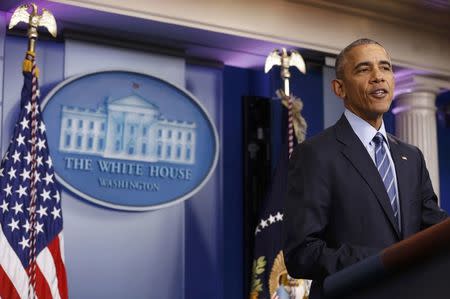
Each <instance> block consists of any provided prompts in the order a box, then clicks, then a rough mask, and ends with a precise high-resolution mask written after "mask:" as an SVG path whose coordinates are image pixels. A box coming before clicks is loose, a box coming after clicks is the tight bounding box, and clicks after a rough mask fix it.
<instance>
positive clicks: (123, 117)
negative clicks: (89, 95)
mask: <svg viewBox="0 0 450 299" xmlns="http://www.w3.org/2000/svg"><path fill="white" fill-rule="evenodd" d="M195 140H196V123H195V122H187V121H179V120H169V119H166V118H164V117H163V116H162V115H161V113H160V111H159V107H157V106H156V105H154V104H152V103H150V102H149V101H147V100H146V99H144V98H142V97H141V96H139V95H137V94H131V95H129V96H127V97H123V98H119V99H111V98H107V99H106V100H105V103H104V104H102V105H100V106H99V108H97V109H86V108H81V107H73V106H65V105H63V106H62V107H61V126H60V139H59V150H60V151H62V152H67V153H76V154H88V155H99V156H102V157H105V158H114V159H125V160H138V161H146V162H171V163H176V164H194V163H195Z"/></svg>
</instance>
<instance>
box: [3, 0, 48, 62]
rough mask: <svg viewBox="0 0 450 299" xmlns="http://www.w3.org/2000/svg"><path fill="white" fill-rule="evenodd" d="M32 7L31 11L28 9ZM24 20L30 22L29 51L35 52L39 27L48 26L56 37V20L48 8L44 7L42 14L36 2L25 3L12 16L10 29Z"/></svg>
mask: <svg viewBox="0 0 450 299" xmlns="http://www.w3.org/2000/svg"><path fill="white" fill-rule="evenodd" d="M30 8H31V13H29V12H28V10H29V9H30ZM20 22H24V23H26V24H28V34H27V35H28V38H29V40H30V42H29V45H28V51H30V52H33V53H34V47H35V42H36V39H37V38H38V27H45V28H47V30H48V32H49V33H50V34H51V35H52V36H53V37H56V32H57V29H56V20H55V17H54V16H53V14H52V13H51V12H50V11H48V10H46V9H45V8H43V9H42V14H41V15H39V14H38V8H37V6H36V4H34V3H31V4H24V5H21V6H19V7H17V8H16V10H15V11H14V13H13V15H12V16H11V20H10V22H9V29H12V28H14V26H16V25H17V24H18V23H20Z"/></svg>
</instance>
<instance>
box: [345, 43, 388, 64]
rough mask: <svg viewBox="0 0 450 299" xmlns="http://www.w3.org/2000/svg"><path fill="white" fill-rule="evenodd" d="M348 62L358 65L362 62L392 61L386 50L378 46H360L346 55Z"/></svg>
mask: <svg viewBox="0 0 450 299" xmlns="http://www.w3.org/2000/svg"><path fill="white" fill-rule="evenodd" d="M345 56H346V57H345V58H346V60H347V62H352V63H355V64H358V63H360V62H362V61H368V62H374V61H375V62H380V61H389V62H390V61H391V59H390V57H389V54H388V53H387V51H386V49H385V48H383V47H382V46H380V45H377V44H366V45H358V46H355V47H354V48H352V49H350V51H348V53H347V54H346V55H345Z"/></svg>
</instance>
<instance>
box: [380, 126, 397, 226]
mask: <svg viewBox="0 0 450 299" xmlns="http://www.w3.org/2000/svg"><path fill="white" fill-rule="evenodd" d="M373 142H374V143H375V163H376V165H377V168H378V172H379V173H380V176H381V179H382V180H383V183H384V186H385V187H386V191H387V194H388V196H389V200H390V202H391V206H392V210H393V211H394V216H395V220H396V221H397V226H398V228H399V229H401V226H400V209H399V201H398V194H397V188H396V186H395V180H394V169H393V167H392V165H391V161H390V159H389V158H388V156H387V153H386V148H385V147H384V146H383V142H384V137H383V135H381V133H377V134H376V135H375V137H373Z"/></svg>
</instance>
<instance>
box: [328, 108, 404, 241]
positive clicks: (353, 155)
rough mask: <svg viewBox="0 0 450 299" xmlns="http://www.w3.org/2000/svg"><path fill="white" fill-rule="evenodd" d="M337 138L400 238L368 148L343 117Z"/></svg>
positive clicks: (337, 126)
mask: <svg viewBox="0 0 450 299" xmlns="http://www.w3.org/2000/svg"><path fill="white" fill-rule="evenodd" d="M336 137H337V139H338V140H339V141H340V142H341V143H343V144H345V146H344V147H343V148H342V153H343V155H344V156H345V157H346V158H347V159H348V160H349V161H350V163H352V165H353V167H355V169H356V170H357V171H358V173H359V174H360V175H361V177H362V178H363V179H364V180H365V181H366V183H367V184H368V186H369V187H370V189H371V190H372V192H373V193H374V194H375V197H376V199H377V200H378V202H379V204H380V206H381V208H382V209H383V211H384V214H385V215H386V217H387V218H388V219H389V222H390V223H391V225H392V228H393V229H394V231H395V232H396V234H397V237H398V238H400V232H399V229H398V226H397V224H396V221H395V217H394V212H393V210H392V206H391V204H390V201H389V196H388V195H387V192H386V188H385V187H384V184H383V181H382V180H381V177H380V174H379V172H378V170H377V168H376V166H375V164H374V163H373V160H372V158H371V157H370V155H369V153H368V152H367V150H366V148H365V147H364V145H363V144H362V143H361V141H360V140H359V138H358V136H356V134H355V132H353V129H352V128H351V126H350V124H349V123H348V121H347V119H346V118H345V117H344V116H342V117H341V119H340V120H339V121H338V122H337V124H336Z"/></svg>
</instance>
